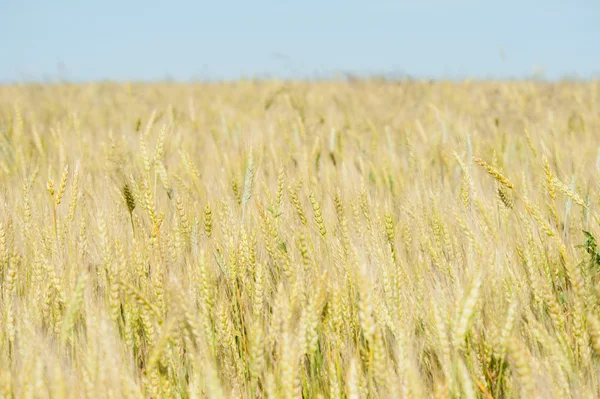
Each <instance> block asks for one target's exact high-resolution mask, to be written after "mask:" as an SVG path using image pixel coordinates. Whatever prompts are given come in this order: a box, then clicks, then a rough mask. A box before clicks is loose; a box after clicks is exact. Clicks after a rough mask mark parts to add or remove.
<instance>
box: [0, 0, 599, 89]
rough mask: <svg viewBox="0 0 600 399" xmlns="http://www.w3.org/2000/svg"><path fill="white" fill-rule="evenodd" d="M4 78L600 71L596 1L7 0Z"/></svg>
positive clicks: (1, 0)
mask: <svg viewBox="0 0 600 399" xmlns="http://www.w3.org/2000/svg"><path fill="white" fill-rule="evenodd" d="M0 21H1V22H0V81H4V82H11V81H27V80H56V79H68V80H77V81H81V80H102V79H114V80H157V79H164V78H172V79H175V80H181V81H185V80H191V79H202V80H204V79H235V78H239V77H242V76H246V77H266V76H271V77H279V78H290V77H309V78H321V77H327V76H332V75H334V74H336V73H340V72H349V73H355V74H361V75H366V74H388V75H393V76H407V75H408V76H412V77H422V78H522V77H528V76H532V75H533V74H534V73H539V72H540V71H543V75H542V76H543V77H545V78H548V79H556V78H560V77H564V76H569V77H579V78H589V77H593V76H596V77H597V76H600V0H573V1H568V0H560V1H559V0H546V1H527V0H523V1H515V0H507V1H495V2H492V1H485V2H484V1H471V0H455V1H441V0H424V1H421V2H419V1H418V0H414V1H391V0H390V1H377V0H372V1H353V0H345V1H341V0H330V1H326V0H322V1H312V0H304V1H303V0H295V1H287V0H279V1H275V0H273V1H261V0H248V1H218V0H215V1H212V2H207V1H191V0H190V1H184V0H172V1H160V2H158V1H152V0H146V1H141V0H121V1H118V0H104V1H92V0H87V1H86V0H81V1H76V0H54V1H52V0H37V1H34V0H0Z"/></svg>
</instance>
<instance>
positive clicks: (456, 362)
mask: <svg viewBox="0 0 600 399" xmlns="http://www.w3.org/2000/svg"><path fill="white" fill-rule="evenodd" d="M599 135H600V82H594V81H590V82H562V83H544V82H532V81H531V82H530V81H522V82H485V81H480V82H471V81H464V82H454V83H453V82H443V81H440V82H427V81H399V82H385V81H377V80H366V81H339V82H334V81H330V82H293V81H289V82H284V81H250V80H247V81H243V80H241V81H237V82H230V83H203V84H200V83H198V84H175V83H169V84H167V83H164V84H162V83H161V84H158V83H156V84H142V83H130V84H117V83H102V84H100V83H97V84H78V85H76V84H56V85H50V84H48V85H37V84H29V85H5V86H2V87H0V150H1V151H0V287H1V290H0V397H3V398H205V397H206V398H300V397H303V398H352V399H354V398H404V397H407V398H428V397H434V398H534V397H539V398H569V397H574V398H590V397H598V396H599V395H600V378H599V377H600V314H599V310H600V254H599V253H598V252H600V250H598V249H597V247H596V239H595V237H598V236H599V235H600V225H599V222H600V219H598V211H599V207H600V201H599V200H600V197H599V191H600V179H599V177H600V139H599V138H598V137H600V136H599Z"/></svg>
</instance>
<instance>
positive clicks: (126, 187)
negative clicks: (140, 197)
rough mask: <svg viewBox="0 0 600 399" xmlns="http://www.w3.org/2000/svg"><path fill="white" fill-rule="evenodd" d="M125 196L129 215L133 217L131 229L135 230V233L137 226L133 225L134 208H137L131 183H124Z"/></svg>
mask: <svg viewBox="0 0 600 399" xmlns="http://www.w3.org/2000/svg"><path fill="white" fill-rule="evenodd" d="M123 197H124V198H125V203H126V204H127V210H128V211H129V217H130V218H131V229H132V230H133V234H135V227H134V225H133V210H134V209H135V198H134V197H133V193H132V192H131V189H130V188H129V185H128V184H127V183H125V184H124V185H123Z"/></svg>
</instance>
